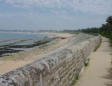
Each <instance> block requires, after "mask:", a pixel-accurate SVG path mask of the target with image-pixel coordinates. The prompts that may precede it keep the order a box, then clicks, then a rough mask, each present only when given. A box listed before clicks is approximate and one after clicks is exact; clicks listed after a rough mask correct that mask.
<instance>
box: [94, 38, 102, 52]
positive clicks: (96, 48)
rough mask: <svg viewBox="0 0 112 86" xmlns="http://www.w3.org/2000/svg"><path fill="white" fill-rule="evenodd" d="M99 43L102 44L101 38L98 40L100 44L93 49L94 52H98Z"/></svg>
mask: <svg viewBox="0 0 112 86" xmlns="http://www.w3.org/2000/svg"><path fill="white" fill-rule="evenodd" d="M101 43H102V38H101V39H100V43H99V44H98V45H97V46H96V47H95V49H94V52H96V51H97V50H98V48H99V47H100V46H101Z"/></svg>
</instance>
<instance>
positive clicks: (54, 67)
mask: <svg viewBox="0 0 112 86" xmlns="http://www.w3.org/2000/svg"><path fill="white" fill-rule="evenodd" d="M100 39H101V37H100V36H97V37H92V38H89V39H87V40H85V41H82V42H80V43H77V44H73V43H74V42H72V41H73V40H72V41H71V42H72V43H71V45H70V44H69V46H66V47H63V48H60V49H57V50H56V51H54V52H52V53H50V54H49V55H47V56H46V57H43V58H42V59H40V60H37V61H35V62H33V63H31V64H28V65H26V66H24V67H22V68H19V69H16V70H13V71H11V72H8V73H6V74H4V75H2V76H0V86H72V83H73V82H74V80H75V79H76V78H77V76H78V75H79V74H80V72H81V70H82V68H83V67H84V65H85V63H86V62H87V61H88V56H89V54H90V53H91V52H92V51H93V50H94V49H95V47H96V46H97V45H98V44H99V43H100Z"/></svg>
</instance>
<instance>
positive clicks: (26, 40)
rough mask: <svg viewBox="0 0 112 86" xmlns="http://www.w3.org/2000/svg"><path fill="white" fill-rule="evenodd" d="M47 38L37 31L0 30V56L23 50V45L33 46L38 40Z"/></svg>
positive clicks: (47, 37)
mask: <svg viewBox="0 0 112 86" xmlns="http://www.w3.org/2000/svg"><path fill="white" fill-rule="evenodd" d="M48 39H50V37H49V36H48V35H46V34H42V33H38V32H37V33H32V32H3V31H0V57H2V56H7V55H9V53H16V52H20V51H24V50H25V49H26V48H24V46H32V45H33V46H34V45H35V43H38V41H40V40H41V41H42V40H48ZM19 46H20V47H19ZM27 49H28V48H27Z"/></svg>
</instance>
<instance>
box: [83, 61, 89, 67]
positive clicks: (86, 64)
mask: <svg viewBox="0 0 112 86" xmlns="http://www.w3.org/2000/svg"><path fill="white" fill-rule="evenodd" d="M89 61H90V59H88V61H87V62H85V64H84V65H85V67H87V66H88V65H89Z"/></svg>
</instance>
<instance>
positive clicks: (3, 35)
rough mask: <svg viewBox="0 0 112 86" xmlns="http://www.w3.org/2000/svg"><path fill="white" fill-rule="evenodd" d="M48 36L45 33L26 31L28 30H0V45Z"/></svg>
mask: <svg viewBox="0 0 112 86" xmlns="http://www.w3.org/2000/svg"><path fill="white" fill-rule="evenodd" d="M46 38H48V36H47V35H45V34H39V33H28V32H0V45H2V44H7V43H13V42H17V41H21V40H27V41H24V43H25V44H29V43H32V42H34V41H38V40H42V39H46Z"/></svg>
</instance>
